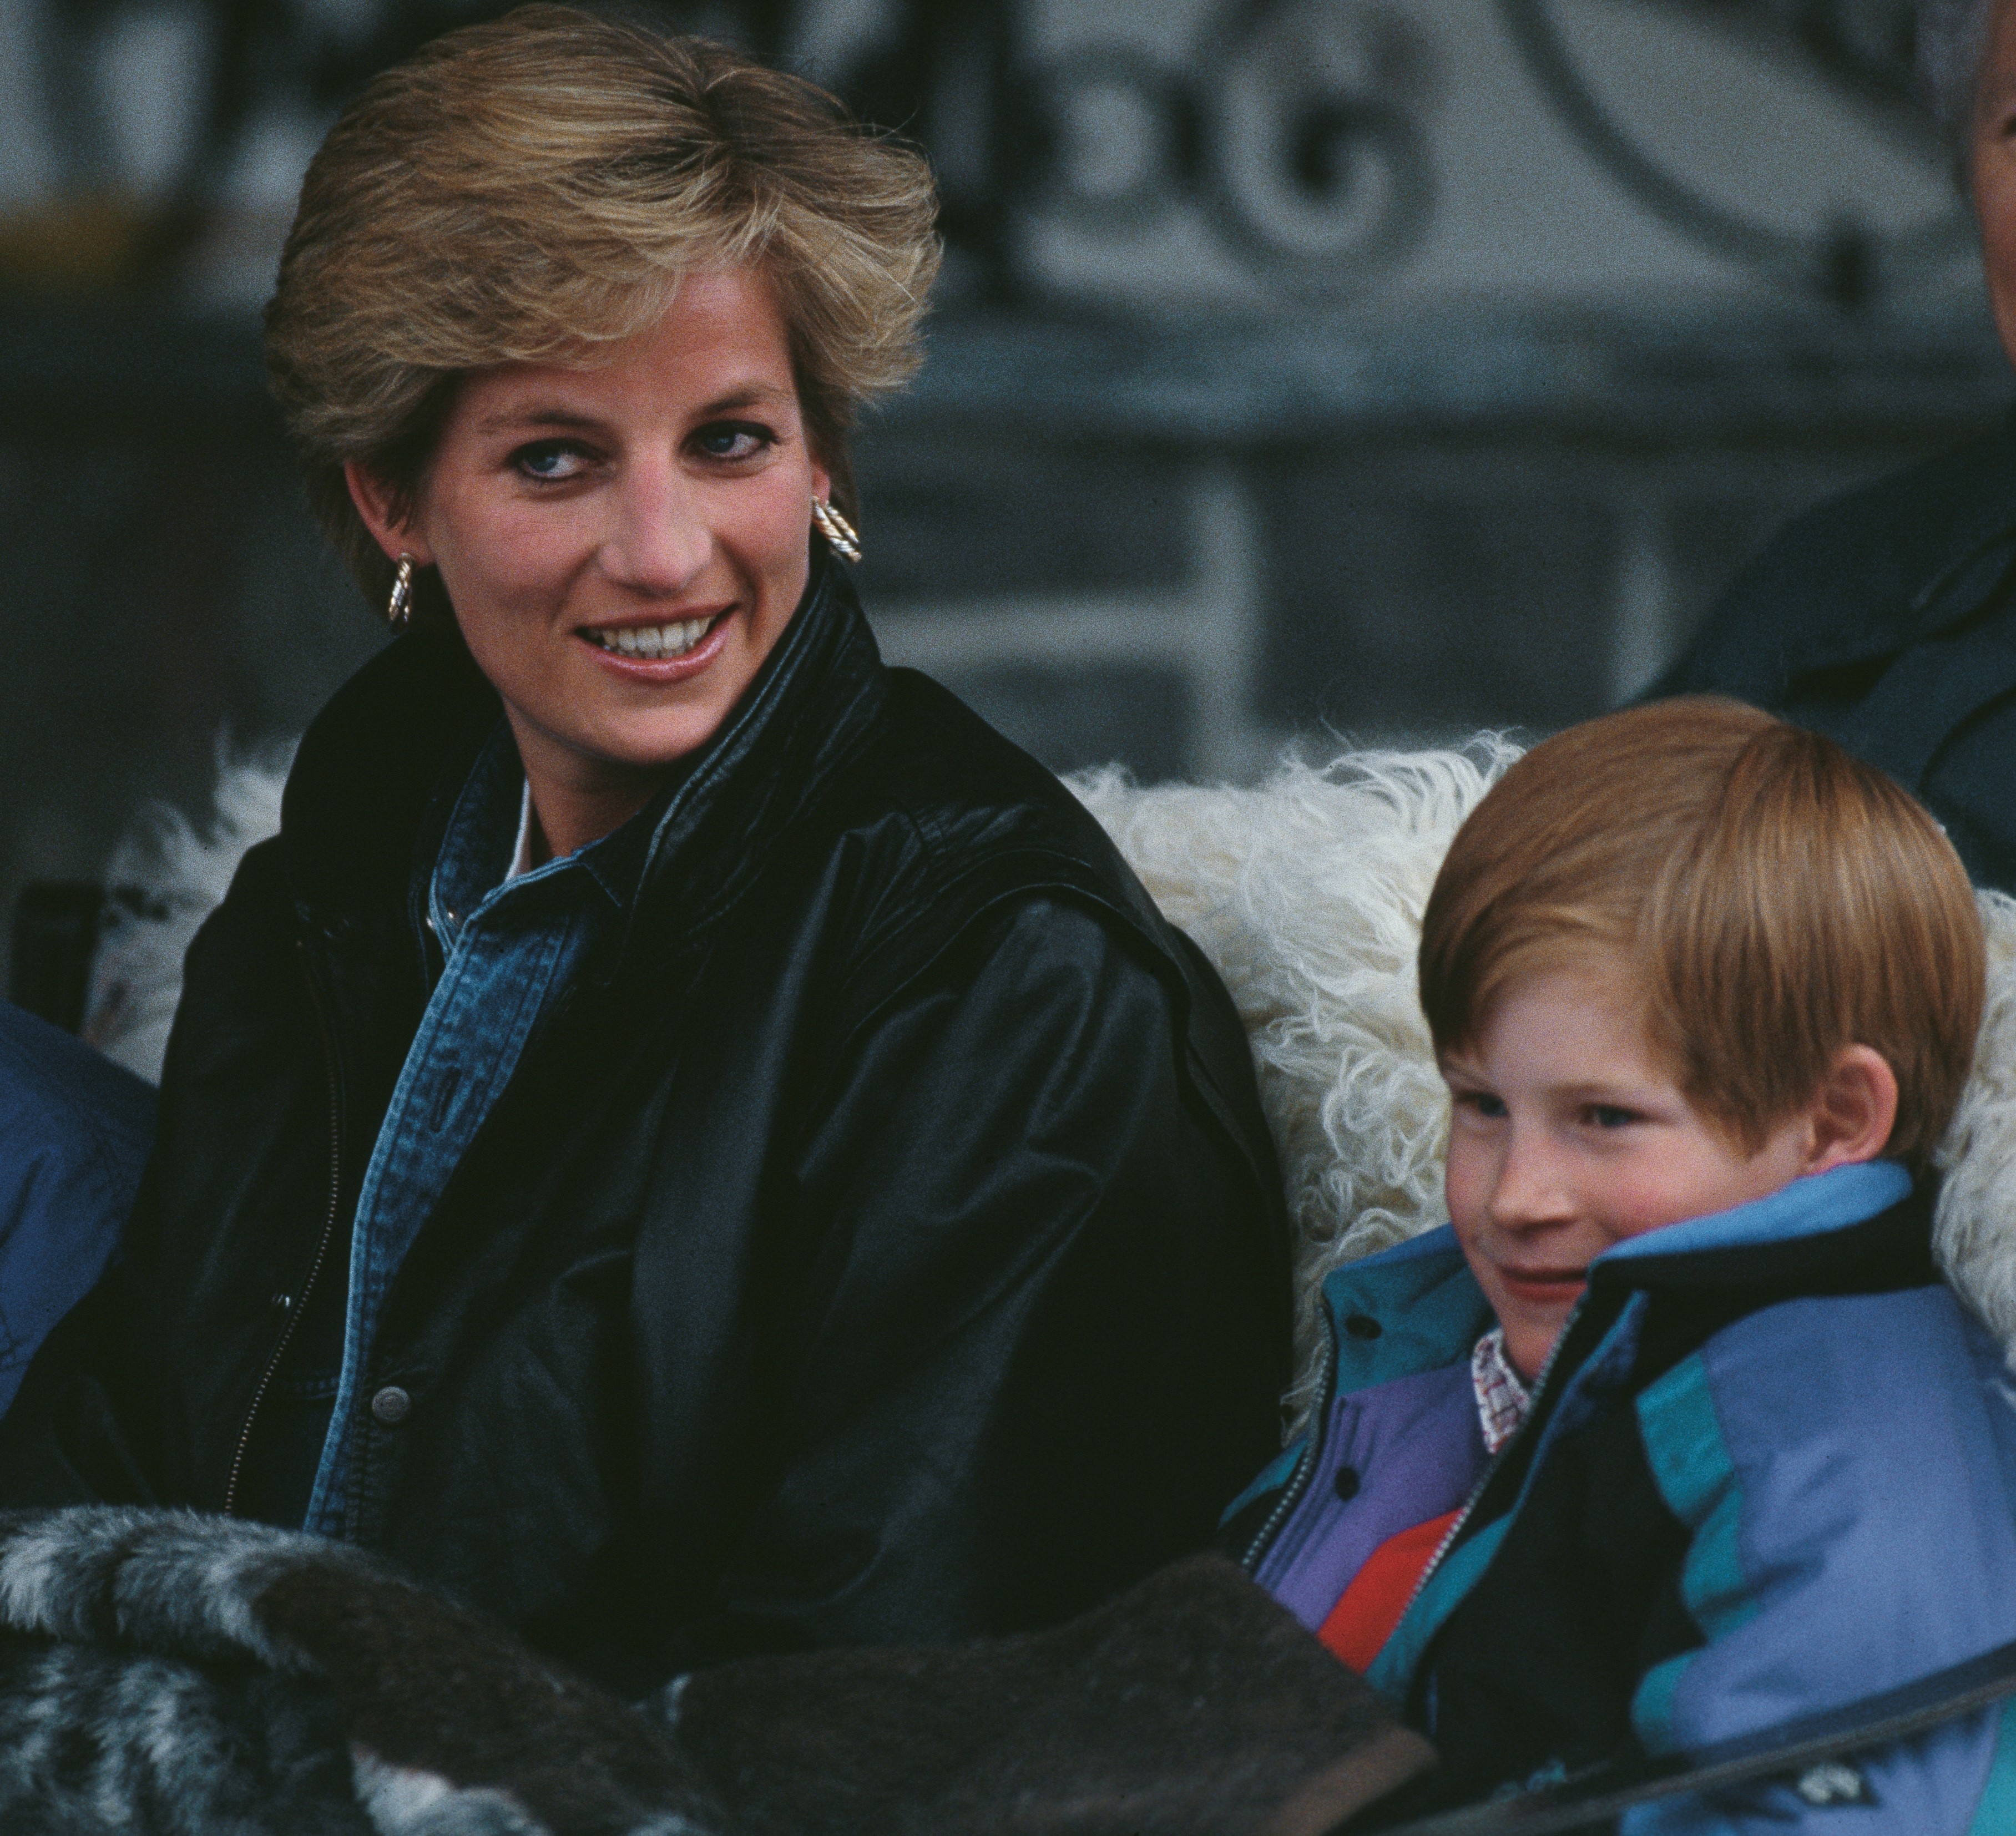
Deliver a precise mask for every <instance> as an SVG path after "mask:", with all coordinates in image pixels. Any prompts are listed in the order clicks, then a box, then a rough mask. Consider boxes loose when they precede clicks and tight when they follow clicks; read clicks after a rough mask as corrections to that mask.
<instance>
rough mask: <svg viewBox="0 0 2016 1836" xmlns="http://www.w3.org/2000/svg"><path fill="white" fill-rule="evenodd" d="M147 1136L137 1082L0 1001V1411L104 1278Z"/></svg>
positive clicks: (145, 1106)
mask: <svg viewBox="0 0 2016 1836" xmlns="http://www.w3.org/2000/svg"><path fill="white" fill-rule="evenodd" d="M153 1131H154V1093H153V1091H152V1090H151V1089H149V1088H148V1087H147V1085H145V1084H143V1083H142V1082H141V1081H140V1080H139V1078H136V1077H135V1076H133V1075H132V1074H131V1072H129V1071H122V1070H121V1069H120V1067H118V1066H117V1065H115V1064H112V1063H111V1062H110V1060H106V1059H104V1058H101V1057H99V1055H98V1054H97V1053H95V1052H93V1051H92V1049H90V1048H89V1047H88V1046H83V1045H81V1044H79V1043H78V1042H77V1041H76V1040H75V1039H72V1038H71V1037H70V1035H68V1034H67V1033H65V1032H63V1031H59V1029H58V1028H55V1027H52V1026H51V1025H50V1024H49V1023H48V1022H47V1021H42V1020H38V1019H37V1018H36V1017H35V1016H34V1015H33V1014H32V1013H26V1012H24V1011H23V1010H22V1009H20V1008H19V1007H16V1006H12V1005H10V1004H9V1003H4V1002H0V1411H4V1410H5V1408H6V1406H8V1405H9V1403H11V1402H13V1399H14V1392H15V1391H16V1390H17V1389H18V1388H20V1382H21V1376H22V1373H23V1371H25V1370H27V1365H28V1360H29V1359H31V1358H32V1357H33V1356H34V1353H35V1348H36V1347H38V1345H41V1342H42V1341H43V1339H44V1338H45V1337H46V1336H47V1335H48V1333H49V1329H50V1328H51V1327H53V1326H54V1325H55V1324H56V1322H57V1321H58V1320H59V1319H61V1318H62V1317H63V1315H64V1314H66V1313H67V1312H69V1311H70V1309H71V1308H72V1307H73V1306H74V1305H76V1304H77V1301H80V1300H81V1299H82V1298H84V1296H85V1294H86V1293H87V1292H88V1291H89V1290H90V1288H91V1287H92V1285H93V1283H95V1282H96V1281H97V1280H98V1278H99V1276H100V1274H102V1273H103V1271H104V1269H105V1265H106V1262H108V1261H109V1260H110V1258H111V1255H112V1252H113V1250H114V1248H115V1247H117V1244H118V1240H119V1233H120V1230H121V1227H122V1226H124V1223H125V1221H126V1214H127V1213H128V1211H130V1210H131V1208H132V1204H133V1193H134V1190H135V1187H136V1186H138V1185H139V1179H140V1168H141V1167H142V1164H143V1163H144V1162H145V1161H146V1157H147V1150H148V1148H149V1145H150V1143H151V1142H152V1140H153Z"/></svg>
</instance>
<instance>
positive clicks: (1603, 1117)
mask: <svg viewBox="0 0 2016 1836" xmlns="http://www.w3.org/2000/svg"><path fill="white" fill-rule="evenodd" d="M1586 1114H1587V1116H1588V1118H1589V1121H1591V1122H1592V1123H1593V1124H1594V1125H1595V1126H1596V1127H1597V1128H1599V1129H1622V1128H1626V1127H1628V1126H1629V1125H1630V1124H1632V1123H1633V1122H1635V1121H1637V1120H1638V1112H1637V1111H1636V1110H1635V1109H1619V1108H1618V1107H1617V1105H1616V1104H1615V1103H1591V1104H1590V1105H1589V1108H1588V1110H1587V1111H1586Z"/></svg>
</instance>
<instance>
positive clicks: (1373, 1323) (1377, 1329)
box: [1344, 1313, 1386, 1339]
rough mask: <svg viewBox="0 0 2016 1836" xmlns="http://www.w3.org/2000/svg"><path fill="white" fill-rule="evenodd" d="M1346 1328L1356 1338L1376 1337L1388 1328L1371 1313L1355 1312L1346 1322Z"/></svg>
mask: <svg viewBox="0 0 2016 1836" xmlns="http://www.w3.org/2000/svg"><path fill="white" fill-rule="evenodd" d="M1344 1330H1345V1331H1346V1332H1348V1333H1349V1334H1351V1336H1352V1337H1353V1338H1354V1339H1376V1338H1377V1337H1379V1336H1380V1334H1382V1333H1383V1332H1384V1331H1385V1330H1386V1329H1385V1327H1383V1326H1381V1324H1380V1323H1379V1322H1378V1321H1377V1320H1376V1319H1373V1317H1372V1316H1371V1315H1370V1313H1354V1314H1352V1316H1351V1317H1350V1318H1349V1319H1347V1320H1346V1321H1345V1323H1344Z"/></svg>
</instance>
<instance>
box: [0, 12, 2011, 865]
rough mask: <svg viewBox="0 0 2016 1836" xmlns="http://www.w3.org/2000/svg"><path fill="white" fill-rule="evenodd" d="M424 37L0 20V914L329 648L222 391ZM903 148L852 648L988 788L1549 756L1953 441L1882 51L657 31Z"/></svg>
mask: <svg viewBox="0 0 2016 1836" xmlns="http://www.w3.org/2000/svg"><path fill="white" fill-rule="evenodd" d="M495 10H500V9H498V8H496V7H494V6H486V5H480V4H463V3H460V0H266V3H265V5H223V4H221V0H211V3H210V4H206V3H205V0H0V130H4V131H0V289H4V291H0V479H4V481H5V489H4V491H0V517H4V518H5V542H4V545H0V566H4V567H5V592H4V597H0V618H4V619H5V621H6V623H7V656H8V664H9V666H8V668H6V669H5V671H4V672H0V761H4V765H5V780H4V781H5V785H6V794H5V798H4V800H0V902H5V903H6V904H9V905H10V904H11V902H12V900H13V895H14V893H15V891H16V888H18V887H19V886H20V884H22V883H23V881H24V880H28V879H35V878H41V879H46V878H49V877H87V878H88V877H95V876H96V875H97V874H99V873H100V872H101V871H102V869H103V862H104V859H105V856H106V850H107V848H108V847H109V846H110V842H111V841H112V839H113V837H114V836H115V835H116V834H117V832H118V831H119V830H120V829H121V826H123V825H124V824H125V823H127V822H128V821H129V820H130V819H131V816H132V815H133V812H134V811H135V808H136V807H137V805H139V803H140V802H141V801H142V800H144V799H145V798H146V797H149V796H156V795H160V796H167V797H171V798H173V799H177V800H179V801H182V803H184V804H185V805H187V806H189V807H193V808H200V803H201V799H202V796H203V788H204V786H205V784H206V783H207V778H208V774H209V772H210V770H211V765H212V761H213V758H214V749H215V747H216V746H217V744H218V736H219V735H220V734H222V735H226V736H229V738H230V740H232V743H236V744H238V745H239V746H242V747H258V746H261V745H266V744H273V743H284V741H285V740H286V739H287V738H288V737H290V736H292V735H293V734H294V733H297V732H298V731H299V729H300V728H301V725H302V724H303V723H304V722H305V721H306V720H307V718H308V716H309V715H310V714H311V712H312V711H313V710H314V708H315V707H316V706H317V705H318V704H319V702H320V701H321V700H322V698H323V697H325V696H326V694H327V693H328V692H329V689H331V688H332V687H333V685H334V684H335V683H336V682H337V681H339V680H340V679H341V677H342V676H343V675H344V673H346V672H347V671H348V670H349V669H351V668H353V667H355V664H357V663H358V661H361V660H362V658H363V657H365V656H366V655H368V654H369V652H370V650H371V649H372V648H373V646H374V645H375V644H376V643H377V642H378V641H379V639H378V635H377V632H376V627H375V625H374V623H373V619H372V617H371V616H370V614H369V612H368V611H367V610H365V608H363V607H361V606H360V605H359V604H358V603H357V602H356V599H355V595H354V593H353V592H352V591H351V589H350V588H349V587H348V586H347V584H346V582H345V581H344V580H343V579H342V578H341V577H340V574H339V573H338V571H337V569H336V568H335V567H334V565H333V563H331V562H330V561H329V559H328V558H327V557H326V556H325V555H324V554H323V553H322V551H321V549H320V546H319V541H318V538H316V536H315V532H314V531H313V529H312V528H311V526H310V524H309V523H308V518H307V516H306V513H305V511H304V508H303V506H302V504H301V499H300V496H299V493H298V491H297V488H296V486H295V484H294V483H293V477H292V474H291V472H290V469H289V466H288V464H287V461H286V455H285V451H284V448H283V446H282V445H281V443H280V441H279V435H278V432H277V430H276V427H275V423H274V421H273V419H272V415H271V413H270V412H269V411H268V409H267V407H266V405H265V400H264V397H263V394H262V392H261V383H260V378H259V372H258V362H257V304H258V302H259V300H260V298H261V297H262V294H263V292H264V290H265V286H266V284H267V281H268V277H269V275H270V273H271V268H272V261H273V257H274V255H275V251H276V249H277V246H278V239H279V236H280V235H281V234H282V233H283V232H284V229H285V225H286V217H287V214H288V212H289V211H290V206H291V200H292V191H293V186H294V185H296V184H297V182H298V178H299V174H300V171H301V166H302V164H304V161H305V159H306V157H307V155H308V152H309V151H310V150H311V149H312V147H313V146H314V144H315V139H317V137H318V136H319V133H320V131H321V130H322V127H323V125H325V124H326V121H327V120H328V118H329V115H330V113H332V112H333V109H334V107H335V106H337V105H338V103H339V101H340V97H341V95H343V94H344V93H347V90H348V88H351V87H353V86H354V85H355V82H356V81H358V80H361V77H362V75H363V74H366V73H368V70H369V69H370V68H372V67H375V66H376V63H382V62H383V60H384V59H386V58H387V57H388V56H394V55H397V54H398V52H401V50H403V49H405V46H406V45H408V44H409V43H410V42H411V41H414V40H415V39H416V38H418V37H422V36H425V35H427V34H428V33H430V31H433V30H434V29H437V28H438V27H441V26H443V25H445V24H448V23H453V22H454V21H455V20H459V19H461V18H464V17H473V16H477V14H478V13H482V12H486V11H495ZM656 10H657V12H658V13H661V15H663V16H666V17H668V18H671V19H674V20H677V21H679V22H682V23H687V24H689V25H692V26H694V27H699V28H700V29H706V30H711V31H715V32H717V33H719V34H723V35H731V36H736V37H738V38H740V39H741V40H742V41H744V42H745V43H747V44H750V45H753V46H756V47H759V48H761V49H765V51H767V52H769V53H770V54H772V55H774V56H782V57H783V58H786V59H789V60H790V61H792V62H794V63H796V64H797V65H798V66H799V67H803V68H806V69H808V70H812V72H814V73H815V74H819V75H821V76H822V77H824V78H825V79H826V80H827V81H830V82H832V83H833V84H834V85H836V86H837V87H838V88H841V90H842V91H843V92H844V93H846V94H847V95H849V97H850V98H851V99H853V100H855V102H856V103H857V105H858V106H861V107H862V109H863V110H864V111H865V112H866V113H869V114H870V115H871V116H872V117H873V118H876V119H877V120H880V121H884V122H885V123H889V124H893V125H896V126H898V127H901V128H904V129H905V130H906V131H910V132H912V133H914V134H916V135H917V136H918V137H919V138H920V139H922V140H923V142H925V143H926V145H927V146H928V147H929V149H931V153H932V154H933V157H934V161H935V163H936V164H937V165H938V168H939V171H940V172H941V178H942V179H943V182H944V185H945V192H946V196H947V202H948V212H947V221H948V227H949V230H950V231H951V232H952V237H953V242H954V248H953V254H952V261H951V262H950V264H949V268H948V273H947V281H946V286H945V292H944V297H943V300H942V304H941V309H940V311H939V314H938V318H937V319H936V321H935V323H934V331H933V334H932V355H931V363H930V365H929V368H928V369H927V372H926V373H925V375H924V376H923V378H922V379H921V380H920V383H918V385H917V386H916V387H915V388H914V389H913V391H911V393H910V394H909V395H908V396H907V397H906V398H904V399H903V400H902V401H900V402H898V404H896V405H894V406H892V407H891V408H890V409H888V410H887V411H886V412H884V413H882V414H881V415H880V416H878V417H877V419H875V421H874V422H873V424H872V425H871V426H869V427H868V428H866V430H864V432H863V434H862V441H861V447H860V463H859V470H860V473H861V479H862V489H863V496H864V506H865V516H864V518H863V533H864V535H865V538H866V543H867V546H868V550H869V558H868V560H867V562H866V564H865V565H864V566H863V567H862V571H861V584H862V590H863V593H864V596H865V597H866V600H867V602H868V603H869V608H870V610H871V613H872V614H873V616H874V618H875V621H876V623H877V628H878V630H879V632H880V635H881V636H882V639H883V641H884V645H885V647H886V648H887V650H888V651H889V653H891V655H892V656H893V657H895V658H897V659H898V660H899V661H907V662H913V663H915V664H917V665H919V666H920V667H922V668H926V669H928V670H930V671H931V672H932V673H934V674H935V675H938V676H940V677H941V679H944V680H945V681H946V682H949V683H950V684H951V685H952V686H953V687H955V688H956V689H958V690H959V692H960V693H962V694H963V695H965V696H966V697H967V698H968V699H969V700H971V701H972V702H973V703H974V705H975V706H977V707H979V708H980V709H981V711H983V712H984V713H985V714H986V715H988V717H989V718H992V719H993V720H994V721H995V722H996V723H997V724H998V725H1000V726H1002V727H1003V729H1006V731H1008V732H1009V733H1011V734H1012V735H1013V736H1015V737H1016V738H1017V739H1019V740H1021V741H1022V742H1023V743H1024V744H1026V745H1028V746H1029V747H1031V750H1033V751H1035V752H1036V753H1037V754H1039V756H1040V757H1042V758H1044V759H1045V760H1046V761H1048V762H1049V763H1050V764H1052V765H1056V766H1057V767H1059V768H1070V767H1074V766H1078V765H1085V764H1089V763H1093V762H1097V761H1104V760H1107V759H1118V760H1120V761H1123V762H1125V763H1126V764H1128V765H1130V766H1132V768H1133V769H1135V770H1136V771H1137V772H1139V773H1141V774H1142V775H1143V776H1150V777H1155V776H1166V775H1172V774H1193V775H1205V776H1247V775H1251V774H1253V773H1255V772H1258V771H1260V770H1262V769H1265V765H1266V764H1267V761H1269V758H1272V757H1273V755H1274V754H1276V752H1277V751H1278V750H1279V748H1280V747H1281V746H1282V745H1283V744H1284V743H1287V742H1288V741H1289V740H1291V739H1294V738H1295V737H1297V736H1302V737H1304V738H1305V739H1306V740H1308V742H1309V743H1310V744H1312V746H1314V747H1318V748H1322V747H1329V746H1332V745H1334V744H1335V743H1337V736H1350V737H1352V738H1353V739H1355V740H1364V741H1381V740H1402V739H1406V740H1417V739H1420V738H1424V737H1431V736H1447V735H1450V734H1453V733H1460V732H1463V731H1467V730H1469V729H1473V728H1474V727H1477V726H1479V725H1492V726H1514V727H1518V728H1521V729H1528V730H1529V731H1539V730H1543V729H1549V728H1551V727H1553V726H1556V725H1561V724H1562V723H1564V722H1568V721H1571V720H1573V719H1575V718H1579V717H1581V716H1582V715H1587V714H1590V713H1593V712H1595V711H1598V710H1600V709H1602V708H1604V707H1607V706H1610V705H1612V704H1615V702H1616V701H1617V700H1619V699H1620V698H1622V697H1626V696H1628V695H1629V694H1630V693H1633V692H1634V691H1635V690H1636V689H1638V688H1640V687H1641V686H1643V685H1644V684H1645V683H1646V682H1648V681H1650V680H1651V679H1652V678H1653V677H1654V675H1656V674H1657V672H1658V669H1659V668H1661V665H1662V664H1664V663H1665V661H1667V660H1668V659H1669V657H1671V656H1672V654H1673V653H1674V652H1675V650H1676V647H1677V646H1679V645H1680V644H1681V643H1683V642H1684V641H1685V639H1686V638H1687V635H1688V633H1689V632H1690V630H1691V629H1692V628H1693V627H1694V625H1695V623H1696V622H1697V620H1698V619H1699V618H1700V617H1701V615H1702V614H1703V613H1704V612H1705V610H1706V609H1707V607H1708V606H1709V605H1711V604H1712V602H1713V600H1714V599H1715V596H1716V595H1717V594H1718V593H1719V591H1720V590H1721V589H1722V588H1723V585H1725V584H1726V581H1728V579H1729V578H1730V576H1731V574H1733V571H1735V570H1736V569H1737V567H1739V566H1740V565H1741V563H1742V562H1743V561H1744V559H1745V558H1746V557H1747V556H1748V555H1749V554H1750V553H1752V552H1753V551H1754V550H1755V548H1756V546H1757V545H1759V542H1761V541H1762V539H1763V538H1764V537H1765V536H1766V534H1767V533H1768V532H1769V530H1770V529H1771V528H1772V527H1773V526H1774V525H1775V524H1777V523H1778V522H1780V520H1783V519H1784V517H1787V516H1788V515H1790V514H1791V513H1794V512H1795V511H1797V510H1798V509H1801V508H1802V507H1803V506H1805V505H1806V504H1808V503H1809V502H1813V501H1814V500H1816V499H1818V498H1820V497H1821V496H1823V495H1827V494H1828V493H1830V492H1831V491H1834V490H1836V489H1838V488H1841V487H1843V486H1845V485H1846V484H1851V483H1853V482H1855V481H1859V480H1860V479H1863V478H1865V477H1870V476H1873V475H1874V474H1876V473H1880V472H1881V471H1883V470H1886V469H1888V468H1890V467H1892V466H1896V465H1899V464H1901V463H1905V462H1906V461H1908V460H1910V459H1912V458H1913V457H1914V456H1916V455H1920V454H1921V453H1924V452H1928V451H1930V450H1932V449H1934V448H1937V447H1939V446H1940V445H1945V444H1948V443H1949V442H1951V441H1953V440H1955V439H1957V438H1959V437H1963V436H1964V435H1966V434H1969V433H1971V432H1974V431H1976V430H1980V429H1982V428H1985V427H1988V426H1989V425H1991V424H1992V423H1993V421H1994V420H1995V419H1996V417H1997V416H2000V414H2001V413H2002V412H2004V409H2005V405H2006V404H2007V400H2008V398H2009V395H2010V394H2011V386H2010V381H2009V378H2008V376H2007V372H2006V369H2005V365H2004V364H2003V361H2002V359H2001V357H2000V353H1999V351H1998V350H1997V349H1996V345H1995V344H1994V340H1993V337H1992V334H1991V333H1990V331H1989V327H1988V326H1987V323H1986V319H1985V312H1984V311H1983V308H1982V302H1981V299H1980V289H1979V283H1978V277H1977V275H1976V274H1975V268H1974V265H1973V255H1972V250H1971V242H1970V239H1969V236H1968V235H1967V229H1966V225H1965V222H1964V214H1963V213H1962V212H1961V211H1960V207H1959V203H1958V199H1957V193H1956V191H1955V189H1954V185H1953V179H1952V176H1951V171H1950V165H1949V160H1948V159H1947V157H1946V155H1945V153H1943V152H1942V149H1940V147H1939V145H1938V144H1937V142H1936V141H1935V139H1934V137H1933V135H1931V131H1930V129H1929V128H1928V125H1927V124H1926V123H1925V121H1924V118H1923V117H1922V116H1921V114H1920V113H1919V112H1918V111H1917V109H1916V107H1915V106H1914V105H1913V102H1912V100H1911V98H1910V93H1909V84H1908V77H1907V72H1908V58H1909V10H1908V6H1906V5H1903V0H1827V3H1820V4H1802V5H1798V6H1794V5H1791V4H1790V0H967V3H965V4H954V3H952V0H795V3H794V0H741V3H740V4H722V5H714V6H711V7H699V6H690V5H689V6H684V7H672V6H665V7H660V8H658V9H656Z"/></svg>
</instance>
